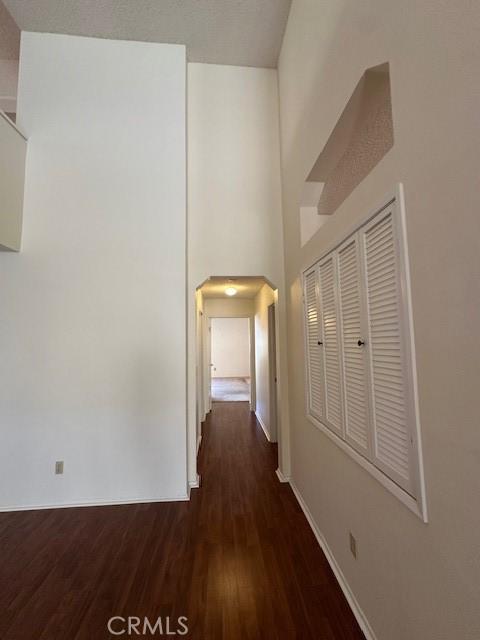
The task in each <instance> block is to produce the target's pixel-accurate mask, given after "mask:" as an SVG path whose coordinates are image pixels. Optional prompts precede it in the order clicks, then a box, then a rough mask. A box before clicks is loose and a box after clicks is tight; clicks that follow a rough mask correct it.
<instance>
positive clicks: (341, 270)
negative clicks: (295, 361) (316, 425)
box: [338, 235, 371, 456]
mask: <svg viewBox="0 0 480 640" xmlns="http://www.w3.org/2000/svg"><path fill="white" fill-rule="evenodd" d="M358 244H359V243H358V235H355V236H353V237H352V238H350V239H349V240H348V241H347V242H346V243H345V244H344V245H343V246H341V247H340V249H339V250H338V286H339V307H340V333H341V343H342V360H343V393H344V402H345V405H344V422H345V439H346V440H347V442H349V443H350V444H351V445H352V447H354V448H355V449H356V450H357V451H359V452H360V453H362V454H363V455H365V456H369V453H370V451H371V433H370V428H369V407H368V403H369V394H368V383H367V351H366V345H365V343H366V335H367V327H366V321H365V320H366V319H365V315H364V309H363V307H364V301H363V295H362V294H363V283H362V273H361V263H360V255H359V247H358Z"/></svg>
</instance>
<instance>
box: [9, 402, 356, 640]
mask: <svg viewBox="0 0 480 640" xmlns="http://www.w3.org/2000/svg"><path fill="white" fill-rule="evenodd" d="M276 463H277V460H276V446H275V445H272V444H269V443H268V442H267V441H266V439H265V437H264V434H263V432H262V430H261V428H260V426H259V425H258V423H257V422H256V419H255V418H254V417H253V416H252V414H250V412H249V409H248V405H247V404H245V403H220V404H215V405H214V409H213V412H212V414H210V416H209V418H208V419H207V421H206V423H205V425H204V437H203V443H202V447H201V451H200V473H201V475H202V487H201V488H200V489H198V490H194V491H193V492H192V498H191V501H190V502H176V503H175V502H172V503H157V504H153V503H152V504H139V505H125V506H110V507H97V508H79V509H57V510H49V511H26V512H17V513H5V514H0V541H1V545H0V567H1V568H0V571H1V574H0V580H1V587H2V588H1V590H0V610H1V611H2V616H0V637H1V638H2V639H3V640H40V639H42V640H47V639H48V640H53V639H56V640H97V639H102V640H104V639H105V638H109V637H114V636H111V635H110V634H109V633H108V631H107V627H106V625H107V621H108V619H109V618H110V617H112V616H122V617H125V618H127V617H128V616H137V617H139V618H141V619H142V620H143V617H144V616H148V618H149V619H150V621H152V622H153V621H154V620H156V619H157V618H158V617H159V616H162V618H165V617H166V616H170V619H171V620H173V619H175V620H176V619H177V618H178V617H179V616H186V617H187V618H188V627H189V633H188V634H187V635H186V636H183V637H187V638H192V639H193V638H194V639H196V640H236V639H237V638H238V639H239V640H240V639H246V638H248V639H250V640H269V639H272V640H273V639H275V640H290V639H293V638H295V639H298V640H361V639H362V638H363V635H362V633H361V631H360V630H359V628H358V626H357V624H356V621H355V619H354V617H353V615H352V613H351V611H350V609H349V607H348V605H347V603H346V601H345V599H344V597H343V594H342V592H341V590H340V587H339V586H338V584H337V582H336V580H335V578H334V576H333V574H332V572H331V570H330V568H329V566H328V563H327V561H326V559H325V557H324V555H323V553H322V551H321V550H320V548H319V546H318V544H317V542H316V540H315V537H314V535H313V533H312V531H311V529H310V527H309V525H308V523H307V521H306V519H305V517H304V515H303V513H302V511H301V509H300V507H299V505H298V503H297V501H296V499H295V497H294V495H293V493H292V490H291V489H290V487H289V486H288V485H285V484H280V483H279V482H278V480H277V477H276V475H275V469H276ZM157 635H158V634H157ZM137 637H138V636H137ZM144 637H147V636H146V635H145V636H144ZM149 637H151V636H149ZM160 637H161V636H160Z"/></svg>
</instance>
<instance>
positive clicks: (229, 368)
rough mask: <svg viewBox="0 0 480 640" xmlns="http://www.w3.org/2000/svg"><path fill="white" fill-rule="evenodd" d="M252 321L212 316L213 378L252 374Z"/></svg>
mask: <svg viewBox="0 0 480 640" xmlns="http://www.w3.org/2000/svg"><path fill="white" fill-rule="evenodd" d="M249 324H250V321H249V319H248V318H212V321H211V329H212V364H213V368H212V378H248V377H249V376H250V327H249Z"/></svg>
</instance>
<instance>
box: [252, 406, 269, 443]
mask: <svg viewBox="0 0 480 640" xmlns="http://www.w3.org/2000/svg"><path fill="white" fill-rule="evenodd" d="M254 413H255V417H256V418H257V420H258V422H259V424H260V426H261V427H262V430H263V433H264V434H265V437H266V438H267V440H268V442H271V439H270V434H269V433H268V430H267V427H266V426H265V425H264V423H263V420H262V419H261V417H260V414H259V413H257V412H256V411H254Z"/></svg>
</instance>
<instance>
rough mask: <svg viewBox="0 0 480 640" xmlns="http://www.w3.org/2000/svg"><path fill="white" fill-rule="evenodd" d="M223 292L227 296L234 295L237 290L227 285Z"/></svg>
mask: <svg viewBox="0 0 480 640" xmlns="http://www.w3.org/2000/svg"><path fill="white" fill-rule="evenodd" d="M225 294H226V295H227V296H236V295H237V290H236V289H235V287H227V288H226V289H225Z"/></svg>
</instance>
